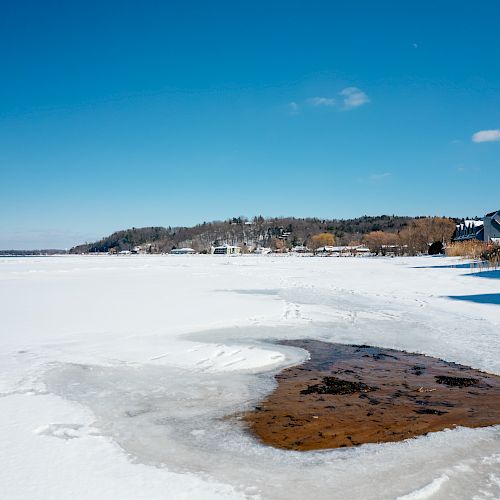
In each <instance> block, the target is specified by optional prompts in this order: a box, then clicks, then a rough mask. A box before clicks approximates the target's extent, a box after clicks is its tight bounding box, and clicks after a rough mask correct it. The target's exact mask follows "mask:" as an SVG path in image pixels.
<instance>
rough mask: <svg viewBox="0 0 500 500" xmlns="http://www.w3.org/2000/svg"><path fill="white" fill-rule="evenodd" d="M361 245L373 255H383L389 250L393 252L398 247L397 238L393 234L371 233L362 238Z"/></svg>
mask: <svg viewBox="0 0 500 500" xmlns="http://www.w3.org/2000/svg"><path fill="white" fill-rule="evenodd" d="M363 243H364V244H365V245H366V246H367V247H368V248H369V249H370V252H372V253H374V254H375V255H385V254H386V253H387V251H388V249H389V248H390V249H391V250H392V251H394V247H396V246H398V245H399V238H398V235H397V234H395V233H386V232H384V231H371V232H370V233H368V234H367V235H366V236H364V237H363Z"/></svg>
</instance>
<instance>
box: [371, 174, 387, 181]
mask: <svg viewBox="0 0 500 500" xmlns="http://www.w3.org/2000/svg"><path fill="white" fill-rule="evenodd" d="M391 175H392V174H391V173H390V172H384V173H383V174H372V175H370V180H371V181H372V182H380V181H383V180H384V179H387V178H388V177H390V176H391Z"/></svg>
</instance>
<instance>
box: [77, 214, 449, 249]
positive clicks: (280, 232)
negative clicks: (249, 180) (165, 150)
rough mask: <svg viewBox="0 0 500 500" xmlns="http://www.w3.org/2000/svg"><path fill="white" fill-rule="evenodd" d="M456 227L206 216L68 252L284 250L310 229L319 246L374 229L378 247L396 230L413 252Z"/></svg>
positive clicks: (387, 219)
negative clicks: (206, 219)
mask: <svg viewBox="0 0 500 500" xmlns="http://www.w3.org/2000/svg"><path fill="white" fill-rule="evenodd" d="M434 219H435V220H434ZM452 226H453V227H452ZM453 230H454V224H453V222H452V221H450V220H449V219H440V218H433V219H429V218H411V217H400V216H396V215H382V216H378V217H369V216H363V217H358V218H357V219H349V220H338V219H318V218H302V219H301V218H294V217H272V218H264V217H263V216H261V215H259V216H256V217H254V218H253V219H252V220H248V219H246V218H245V217H242V216H239V217H233V218H231V219H227V220H225V221H214V222H203V223H202V224H198V225H196V226H193V227H170V226H169V227H154V226H153V227H142V228H131V229H127V230H123V231H117V232H115V233H113V234H111V235H109V236H107V237H105V238H102V239H100V240H99V241H96V242H94V243H86V244H84V245H78V246H76V247H74V248H72V249H71V250H70V252H71V253H89V252H90V253H92V252H109V251H110V250H111V249H115V251H116V252H119V251H122V250H133V249H134V247H141V248H142V249H143V251H150V252H151V253H159V252H170V251H171V250H172V248H181V247H191V248H194V249H195V250H196V251H198V252H203V251H209V250H210V247H212V246H217V245H222V244H224V243H227V244H230V245H238V246H241V247H245V248H246V249H248V251H252V250H253V249H255V248H257V247H272V248H273V249H275V250H281V251H285V250H287V249H290V248H292V247H293V246H296V245H302V244H304V243H306V242H309V241H311V237H312V235H323V234H326V235H327V236H323V237H322V238H323V239H324V240H321V241H320V242H319V243H318V246H325V245H326V246H330V245H331V244H332V243H331V242H332V238H333V241H334V243H333V244H338V245H347V244H348V243H349V242H351V241H361V240H363V238H364V237H366V236H367V235H369V234H370V233H373V232H382V233H383V234H384V235H386V236H384V238H385V239H384V240H383V243H380V241H379V240H380V238H381V236H380V235H378V236H377V235H376V236H375V237H374V238H372V239H373V242H372V246H373V248H378V250H379V252H381V251H382V250H381V249H382V246H381V245H390V244H392V242H393V239H394V238H395V235H398V234H399V240H398V241H399V243H400V244H402V245H403V244H404V245H406V248H408V249H410V250H408V251H409V252H419V251H426V247H427V245H428V244H429V243H432V242H433V241H437V240H441V239H442V240H443V241H448V240H449V237H450V235H451V234H452V232H453ZM377 238H378V239H377ZM363 241H365V240H363ZM315 244H316V243H314V245H315ZM367 244H368V243H367ZM144 249H146V250H144Z"/></svg>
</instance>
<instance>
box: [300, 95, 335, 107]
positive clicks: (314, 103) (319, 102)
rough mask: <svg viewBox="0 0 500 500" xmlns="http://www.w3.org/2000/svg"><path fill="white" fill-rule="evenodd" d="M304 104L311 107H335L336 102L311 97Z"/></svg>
mask: <svg viewBox="0 0 500 500" xmlns="http://www.w3.org/2000/svg"><path fill="white" fill-rule="evenodd" d="M306 102H307V103H308V104H310V105H311V106H335V104H336V102H337V101H336V100H335V99H334V98H333V97H311V98H310V99H307V101H306Z"/></svg>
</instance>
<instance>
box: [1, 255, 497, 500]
mask: <svg viewBox="0 0 500 500" xmlns="http://www.w3.org/2000/svg"><path fill="white" fill-rule="evenodd" d="M499 278H500V272H499V271H490V272H489V273H486V272H478V271H477V270H472V269H470V267H469V266H468V265H467V264H464V263H463V262H461V261H458V260H453V259H447V258H431V257H429V258H395V259H383V258H380V259H377V258H367V259H362V258H358V259H356V258H351V259H350V258H306V257H302V258H301V257H286V256H285V257H272V256H261V257H253V256H248V257H236V258H229V257H223V256H221V257H212V256H124V257H115V256H105V257H90V256H87V257H85V256H65V257H33V258H0V315H1V316H0V318H1V319H0V328H1V335H0V343H1V349H0V449H1V454H0V498H2V499H5V500H7V499H8V500H10V499H50V500H57V499H61V500H63V499H64V500H67V499H71V500H79V499H82V500H83V499H85V500H93V499H100V500H101V499H115V498H116V499H120V500H125V499H133V500H138V499H219V498H273V499H275V498H276V499H307V498H314V499H317V500H319V499H327V498H328V499H335V498H339V499H340V498H342V499H345V498H349V499H357V498H367V499H370V498H388V499H389V498H398V497H399V498H405V499H425V498H473V499H480V498H485V499H486V498H495V497H496V498H500V428H499V427H496V428H485V429H463V428H460V429H455V430H453V431H445V432H439V433H434V434H431V435H428V436H425V437H421V438H418V439H412V440H408V441H405V442H401V443H389V444H384V445H365V446H361V447H357V448H350V449H342V450H334V451H322V452H307V453H300V452H290V451H281V450H277V449H273V448H268V447H265V446H262V445H261V444H260V443H259V442H257V441H256V440H255V439H254V438H253V437H252V436H251V435H249V434H248V433H247V432H246V430H245V428H244V427H243V425H242V424H241V421H239V420H238V418H237V413H238V412H240V411H241V410H244V409H246V408H249V407H250V406H251V405H252V404H253V403H255V402H256V401H258V400H259V399H260V398H262V397H263V396H264V395H265V394H267V393H268V392H269V391H271V390H272V388H273V374H274V373H275V372H276V370H279V369H281V368H282V367H284V366H287V365H289V364H293V363H297V362H299V361H300V360H301V359H304V357H305V356H306V353H305V352H303V351H299V350H295V349H287V348H284V347H281V346H276V345H273V344H271V343H269V340H272V339H279V338H293V337H296V338H304V337H314V338H320V339H323V340H332V341H336V342H345V343H368V344H374V345H378V346H383V347H391V348H398V349H405V350H409V351H415V352H421V353H425V354H429V355H432V356H437V357H443V358H445V359H447V360H450V361H456V362H459V363H464V364H467V365H470V366H472V367H474V368H479V369H482V370H486V371H488V372H492V373H497V374H500V279H499Z"/></svg>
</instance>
